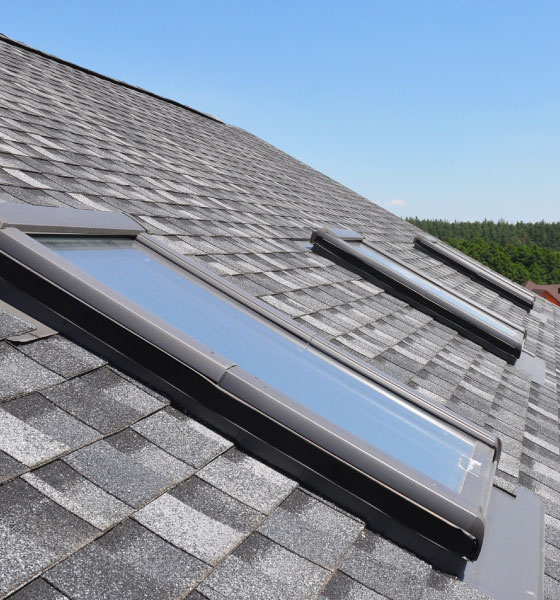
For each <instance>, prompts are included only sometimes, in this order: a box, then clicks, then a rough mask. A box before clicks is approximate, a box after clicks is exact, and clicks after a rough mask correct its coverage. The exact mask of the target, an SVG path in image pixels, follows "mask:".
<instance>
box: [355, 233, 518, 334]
mask: <svg viewBox="0 0 560 600" xmlns="http://www.w3.org/2000/svg"><path fill="white" fill-rule="evenodd" d="M350 245H351V246H352V247H353V248H356V249H357V250H359V251H360V252H362V254H365V255H366V256H370V257H371V258H373V259H375V260H376V261H377V262H379V263H381V264H382V265H385V266H386V267H389V268H390V269H391V270H393V271H394V272H395V273H398V274H399V275H401V276H402V277H403V278H404V279H405V280H408V281H411V282H414V283H415V284H417V285H419V286H421V287H422V288H424V289H425V290H427V291H429V292H431V293H432V294H434V295H436V296H437V297H438V298H440V299H441V300H443V301H444V302H447V303H449V304H451V305H452V306H455V307H457V308H458V309H459V310H462V311H464V312H465V313H467V314H469V315H471V316H472V317H474V318H475V319H477V320H478V321H481V322H483V323H485V324H486V325H487V326H488V327H490V328H492V329H494V330H496V331H501V332H502V333H503V334H505V335H507V336H508V337H511V338H513V339H522V338H523V334H522V333H521V332H520V331H518V330H517V329H514V328H513V327H510V326H509V325H507V324H506V323H503V322H502V321H498V319H495V318H494V317H492V316H491V315H489V314H488V313H486V312H484V311H482V310H479V309H478V308H476V306H473V305H472V304H469V303H468V302H464V301H463V300H461V299H460V298H458V297H457V296H455V295H454V294H450V293H448V292H446V291H445V290H444V289H442V288H440V287H439V286H437V285H435V284H434V283H431V282H430V281H429V280H427V279H424V278H423V277H421V276H420V275H417V274H416V273H414V272H413V271H411V270H410V269H407V268H406V267H404V266H402V265H400V264H399V263H397V262H395V261H393V260H391V259H390V258H387V257H385V256H383V255H382V254H379V253H378V252H375V250H372V249H371V248H370V247H369V246H366V245H365V244H355V243H352V244H350Z"/></svg>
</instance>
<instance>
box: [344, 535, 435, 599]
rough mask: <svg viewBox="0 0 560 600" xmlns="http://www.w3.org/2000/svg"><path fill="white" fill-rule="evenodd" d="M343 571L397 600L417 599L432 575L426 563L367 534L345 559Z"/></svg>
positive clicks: (377, 536) (383, 594)
mask: <svg viewBox="0 0 560 600" xmlns="http://www.w3.org/2000/svg"><path fill="white" fill-rule="evenodd" d="M341 570H342V571H343V572H344V573H346V574H347V575H349V576H350V577H352V578H353V579H355V580H356V581H359V582H360V583H362V584H363V585H365V586H366V587H369V588H370V589H372V590H374V591H376V592H377V593H379V594H381V595H382V596H387V597H389V598H394V600H410V598H418V597H419V596H420V595H421V593H422V590H423V589H424V588H425V586H426V582H427V578H428V574H429V573H430V567H429V566H428V565H427V564H426V563H425V562H423V561H421V560H420V559H418V558H416V557H415V556H414V555H412V554H410V553H409V552H406V551H405V550H402V549H401V548H399V547H398V546H395V545H394V544H393V543H391V542H389V541H387V540H386V539H384V538H382V537H380V536H379V535H376V534H374V533H372V532H371V531H367V530H366V531H365V532H364V533H363V534H362V537H360V538H359V539H358V541H357V542H356V544H354V546H353V547H352V548H351V550H350V552H348V554H347V555H346V557H345V559H344V561H343V563H342V565H341Z"/></svg>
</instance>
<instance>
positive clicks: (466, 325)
mask: <svg viewBox="0 0 560 600" xmlns="http://www.w3.org/2000/svg"><path fill="white" fill-rule="evenodd" d="M350 233H354V236H352V237H351V236H349V234H348V233H346V234H345V235H344V237H341V236H340V235H338V234H337V233H336V231H335V230H319V231H316V232H314V233H313V236H312V242H313V250H314V251H315V252H317V253H318V254H321V255H323V256H325V257H327V258H329V259H331V260H333V261H334V262H337V263H338V264H342V265H344V266H346V267H348V268H351V269H352V270H354V271H356V272H358V273H360V274H361V275H363V276H364V277H365V278H367V279H372V280H373V281H375V283H378V284H381V285H382V286H383V287H385V288H386V289H388V290H389V291H391V292H392V293H394V294H395V295H397V296H398V297H400V298H402V299H403V300H405V301H406V302H407V303H409V304H412V305H413V306H416V307H418V308H420V309H422V310H424V311H426V312H428V313H429V314H431V315H432V316H434V317H435V318H436V319H439V320H441V321H442V322H444V323H445V324H447V325H450V326H452V327H454V328H455V329H457V330H458V331H460V332H461V333H462V334H463V335H465V336H466V337H469V338H470V339H473V340H474V341H476V342H478V343H479V344H481V345H482V346H484V347H485V348H487V349H489V350H491V351H493V352H494V353H495V354H497V355H498V356H501V357H502V358H505V359H506V360H508V361H509V362H512V363H513V362H514V361H515V360H516V359H517V358H519V356H520V354H521V350H522V348H523V342H524V339H525V332H524V331H523V330H522V329H520V328H519V327H517V326H515V325H512V324H509V323H506V322H505V321H503V320H502V319H501V318H500V317H499V316H498V315H495V314H493V313H491V312H489V311H488V310H486V309H483V308H482V307H479V306H477V305H475V304H473V303H472V302H470V301H469V300H467V299H466V298H462V297H461V296H459V295H458V294H457V293H454V292H451V291H450V290H446V289H444V288H442V287H441V286H440V285H438V284H436V283H435V282H433V281H431V280H430V279H428V278H427V277H426V276H424V275H421V274H419V273H417V272H415V271H413V270H412V269H410V268H408V267H407V266H405V265H404V264H402V263H401V262H398V261H397V260H395V259H394V258H390V257H388V256H386V255H385V254H383V253H382V252H380V251H379V250H377V249H374V248H372V247H371V246H368V245H367V244H365V243H363V242H362V241H360V237H361V236H359V234H357V233H355V232H350Z"/></svg>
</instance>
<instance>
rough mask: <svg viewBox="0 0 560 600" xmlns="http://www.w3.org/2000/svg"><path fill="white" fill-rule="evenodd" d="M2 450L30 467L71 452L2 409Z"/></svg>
mask: <svg viewBox="0 0 560 600" xmlns="http://www.w3.org/2000/svg"><path fill="white" fill-rule="evenodd" d="M0 432H1V435H0V450H2V451H4V452H5V453H6V454H8V455H9V456H11V457H12V458H15V459H16V460H18V461H19V462H21V463H23V464H24V465H26V466H28V467H32V466H34V465H37V464H40V463H42V462H45V461H47V460H49V459H52V458H54V457H55V456H58V455H60V454H64V453H65V452H68V451H69V450H70V446H68V445H67V444H65V443H64V442H61V441H59V440H56V439H53V438H51V437H50V436H49V435H47V434H45V433H42V432H41V431H39V430H38V429H36V428H35V427H32V426H30V425H27V424H26V423H24V422H23V421H21V420H20V419H18V418H16V417H14V416H13V415H11V414H10V413H9V412H8V411H5V410H3V409H2V408H0Z"/></svg>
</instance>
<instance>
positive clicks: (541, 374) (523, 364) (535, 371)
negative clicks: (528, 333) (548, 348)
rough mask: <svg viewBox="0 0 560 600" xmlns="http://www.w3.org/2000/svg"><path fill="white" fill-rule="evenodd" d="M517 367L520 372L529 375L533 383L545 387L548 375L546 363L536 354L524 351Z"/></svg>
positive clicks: (516, 364) (517, 362)
mask: <svg viewBox="0 0 560 600" xmlns="http://www.w3.org/2000/svg"><path fill="white" fill-rule="evenodd" d="M515 366H516V367H517V368H518V369H519V370H520V371H524V372H525V373H528V374H529V375H530V376H531V381H532V382H533V383H538V384H539V385H544V381H545V375H546V362H545V361H544V360H543V359H542V358H538V357H537V356H535V355H534V354H530V353H529V352H525V351H523V352H522V353H521V355H520V356H519V358H518V359H517V361H516V362H515Z"/></svg>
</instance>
